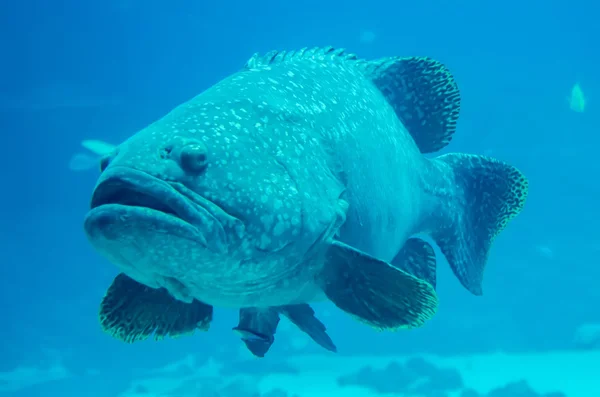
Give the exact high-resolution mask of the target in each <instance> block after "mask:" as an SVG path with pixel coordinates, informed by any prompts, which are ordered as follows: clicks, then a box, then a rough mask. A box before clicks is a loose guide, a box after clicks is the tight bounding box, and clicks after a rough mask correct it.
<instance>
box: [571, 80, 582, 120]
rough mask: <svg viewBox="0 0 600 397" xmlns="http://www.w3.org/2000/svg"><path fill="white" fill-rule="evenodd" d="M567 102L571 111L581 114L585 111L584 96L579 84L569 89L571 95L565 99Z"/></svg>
mask: <svg viewBox="0 0 600 397" xmlns="http://www.w3.org/2000/svg"><path fill="white" fill-rule="evenodd" d="M567 101H569V107H570V108H571V110H572V111H574V112H577V113H583V111H584V110H585V96H584V95H583V90H582V89H581V86H580V85H579V83H575V85H574V86H573V88H571V95H570V96H568V97H567Z"/></svg>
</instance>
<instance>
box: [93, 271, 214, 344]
mask: <svg viewBox="0 0 600 397" xmlns="http://www.w3.org/2000/svg"><path fill="white" fill-rule="evenodd" d="M212 315H213V307H212V306H210V305H206V304H204V303H202V302H200V301H198V300H195V299H194V300H193V301H192V302H191V303H185V302H182V301H179V300H177V299H175V298H173V297H172V296H171V295H170V294H169V292H168V291H167V290H166V289H164V288H158V289H155V288H150V287H147V286H145V285H143V284H140V283H138V282H137V281H135V280H133V279H132V278H130V277H128V276H126V275H125V274H123V273H121V274H119V275H118V276H117V277H115V279H114V281H113V282H112V284H111V286H110V287H109V288H108V290H107V292H106V295H105V296H104V298H103V299H102V303H101V304H100V313H99V317H100V324H101V326H102V329H103V330H104V332H106V333H108V334H110V335H112V336H113V337H115V338H117V339H119V340H122V341H124V342H127V343H133V342H136V341H140V340H144V339H148V338H149V337H151V336H152V335H154V338H155V339H156V340H159V339H163V338H165V337H177V336H180V335H185V334H191V333H193V332H194V331H196V330H200V331H208V328H209V327H210V323H211V321H212Z"/></svg>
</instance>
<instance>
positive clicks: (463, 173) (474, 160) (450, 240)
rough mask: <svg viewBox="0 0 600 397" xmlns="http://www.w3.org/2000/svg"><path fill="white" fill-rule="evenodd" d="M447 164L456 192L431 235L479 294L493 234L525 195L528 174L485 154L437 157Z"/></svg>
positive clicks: (468, 286)
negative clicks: (442, 221)
mask: <svg viewBox="0 0 600 397" xmlns="http://www.w3.org/2000/svg"><path fill="white" fill-rule="evenodd" d="M433 161H440V162H443V163H445V164H446V165H449V166H450V169H451V172H452V173H453V175H454V179H453V180H454V183H455V184H456V186H457V188H458V191H459V192H460V194H459V197H458V204H457V205H453V206H452V208H451V209H449V210H448V212H449V216H448V218H449V219H448V225H446V226H444V227H440V228H438V230H434V231H433V232H432V237H433V239H434V240H435V242H436V243H437V245H438V246H439V247H440V249H441V251H442V253H443V254H444V256H445V257H446V259H447V260H448V263H449V264H450V267H451V268H452V271H453V272H454V274H455V275H456V277H457V278H458V279H459V281H460V282H461V284H462V285H463V286H464V287H465V288H466V289H467V290H469V291H470V292H471V293H473V294H474V295H481V294H482V282H483V273H484V268H485V265H486V262H487V259H488V255H489V251H490V248H491V246H492V243H493V241H494V239H495V238H496V236H498V234H499V233H500V232H501V231H502V230H504V228H505V227H506V225H507V224H508V222H510V220H511V219H513V218H514V217H515V216H517V215H518V214H519V213H520V212H521V210H522V209H523V206H524V205H525V201H526V199H527V194H528V189H529V187H528V181H527V178H525V176H524V175H523V174H522V173H521V172H520V171H519V170H518V169H517V168H515V167H513V166H511V165H509V164H506V163H503V162H501V161H498V160H496V159H493V158H489V157H485V156H477V155H470V154H462V153H449V154H445V155H442V156H439V157H437V158H436V159H434V160H433Z"/></svg>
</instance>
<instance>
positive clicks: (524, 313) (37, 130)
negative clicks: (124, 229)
mask: <svg viewBox="0 0 600 397" xmlns="http://www.w3.org/2000/svg"><path fill="white" fill-rule="evenodd" d="M524 4H526V5H524ZM598 15H600V6H599V5H597V4H596V3H595V2H592V1H590V0H574V1H569V2H567V1H554V2H549V1H538V0H532V1H529V2H521V1H515V0H508V1H503V2H483V1H475V0H469V1H443V0H437V1H411V2H408V1H402V2H397V1H380V0H372V1H369V2H360V1H344V2H342V1H329V2H327V1H323V0H319V1H315V0H306V1H295V2H292V1H274V0H267V1H239V0H238V1H232V0H226V1H218V2H208V1H192V0H173V1H169V2H162V1H156V0H149V1H141V0H105V1H91V0H63V1H60V2H54V1H48V0H23V1H11V2H9V1H8V0H4V1H2V3H0V104H1V107H0V134H1V136H2V149H3V150H2V153H1V156H0V189H1V195H0V211H1V214H2V215H1V224H0V250H1V251H0V254H1V256H0V258H1V259H0V297H1V300H2V312H1V313H0V319H1V320H0V321H1V323H0V324H1V327H0V374H4V373H13V372H12V371H14V370H15V369H17V368H24V367H28V368H39V369H42V370H44V369H49V368H53V367H55V366H56V365H59V366H60V367H62V368H65V369H66V370H67V371H68V372H69V374H70V375H69V376H68V377H65V379H62V380H54V381H48V382H41V383H38V384H35V385H32V384H31V383H33V382H31V381H30V380H25V381H23V382H22V384H19V385H18V386H14V385H15V383H14V380H7V379H8V378H7V377H6V376H5V375H1V376H0V395H4V394H5V395H10V396H27V397H29V396H117V395H119V393H120V392H122V391H124V390H125V389H126V388H127V387H128V385H129V383H130V381H131V379H132V378H134V377H135V376H137V375H136V374H139V373H141V372H143V371H144V370H149V369H152V368H157V367H161V366H164V365H166V364H168V363H169V362H173V361H176V360H179V359H181V358H182V357H184V356H185V355H186V354H188V353H192V354H194V355H195V356H196V357H197V359H198V360H199V362H202V361H204V360H206V359H208V357H214V358H215V359H217V360H219V361H222V362H223V363H225V364H226V365H230V366H231V368H233V369H230V370H231V371H234V372H235V368H236V367H235V365H236V362H234V360H237V358H235V357H238V352H239V351H240V348H241V342H240V341H239V339H237V338H236V337H235V336H234V335H233V334H232V333H231V331H230V329H231V327H232V326H233V325H235V323H236V321H237V318H236V313H235V312H233V311H227V310H218V311H217V313H216V315H215V320H214V322H213V325H212V327H211V330H210V332H208V333H202V334H196V335H195V336H193V337H186V338H182V339H178V340H166V341H162V342H160V343H155V342H152V341H146V342H142V343H137V344H133V345H126V344H123V343H121V342H119V341H117V340H114V339H112V338H110V337H109V336H108V335H105V334H103V333H102V331H101V329H100V327H99V324H98V320H97V310H98V304H99V301H100V299H101V298H102V296H103V294H104V292H105V290H106V288H107V286H108V285H109V284H110V283H111V281H112V279H113V277H114V276H115V275H116V273H117V269H116V267H114V266H113V265H111V264H110V263H108V262H107V261H106V260H104V259H103V258H101V257H100V256H99V255H98V254H97V253H96V252H94V251H93V250H92V248H91V246H90V245H89V243H88V242H87V240H86V238H85V236H84V234H83V230H82V219H83V216H84V214H85V212H86V210H87V208H88V204H89V199H90V195H91V191H92V188H93V186H94V183H95V180H96V177H97V172H96V171H95V170H90V171H89V172H73V171H72V170H70V169H69V167H68V163H69V159H70V158H71V156H72V155H73V154H74V153H77V152H80V151H81V147H80V142H81V141H82V140H83V139H102V140H105V141H108V142H113V143H119V142H121V141H123V140H124V139H126V138H127V137H128V136H130V135H131V134H133V133H134V132H135V131H137V130H139V129H141V128H143V127H144V126H146V125H147V124H149V123H151V122H152V121H154V120H156V119H157V118H159V117H161V116H162V115H164V114H165V113H166V112H168V111H169V110H170V109H172V108H173V107H174V106H176V105H178V104H179V103H181V102H183V101H185V100H187V99H189V98H190V97H192V96H193V95H195V94H197V93H199V92H201V91H202V90H204V89H206V88H208V87H209V86H211V85H212V84H214V83H216V82H217V81H218V80H220V79H221V78H223V77H225V76H226V75H228V74H230V73H233V72H235V71H237V70H238V69H239V68H240V67H241V66H242V65H243V64H244V62H245V61H246V60H247V59H248V58H249V57H250V56H251V55H252V54H253V53H254V52H265V51H268V50H272V49H297V48H300V47H305V46H324V45H332V46H335V47H345V48H347V49H349V50H350V51H352V52H354V53H357V54H358V55H359V56H360V57H363V58H369V59H371V58H376V57H381V56H390V55H402V56H410V55H427V56H430V57H433V58H436V59H438V60H440V61H442V62H443V63H445V64H446V65H447V66H448V67H449V68H450V70H451V71H452V72H453V74H454V75H455V77H456V80H457V82H458V84H459V87H460V89H461V95H462V111H461V118H460V121H459V125H458V130H457V133H456V135H455V138H454V140H453V141H452V143H451V144H450V146H449V148H448V150H451V151H463V152H470V153H479V154H483V153H485V154H488V155H492V156H494V157H497V158H500V159H502V160H504V161H507V162H509V163H511V164H513V165H515V166H517V167H519V168H520V169H521V170H522V171H523V172H524V173H525V174H526V175H527V177H528V178H529V180H530V196H529V200H528V202H527V206H526V208H525V211H524V212H523V213H522V214H521V215H520V216H519V217H518V218H517V219H516V220H515V221H514V222H512V223H511V224H510V225H509V227H508V229H507V230H506V231H505V232H503V233H502V234H501V236H500V237H499V238H498V239H497V241H496V243H495V245H494V248H493V250H492V253H491V258H490V263H489V264H488V267H487V269H486V277H485V284H484V296H482V297H474V296H472V295H470V294H468V292H466V291H465V290H464V289H463V288H462V287H461V286H460V285H459V283H458V282H457V281H456V279H455V278H454V277H453V275H452V274H451V271H450V270H449V267H448V266H447V264H446V263H445V261H443V260H441V259H440V260H439V278H438V286H439V288H438V291H439V295H440V301H441V306H440V310H439V311H438V314H437V315H436V316H435V318H434V319H433V320H431V321H430V322H428V323H427V324H426V325H425V326H424V327H423V328H420V329H416V330H411V331H405V332H399V333H376V332H374V331H372V330H371V329H369V328H368V327H367V326H364V325H362V324H359V323H357V322H355V321H354V320H352V319H351V318H349V317H348V316H347V315H345V314H343V313H341V312H339V311H338V310H337V309H335V308H334V307H333V306H332V305H329V304H322V305H317V306H316V307H317V311H318V312H319V313H320V314H321V315H322V316H323V321H324V322H326V323H327V326H328V329H329V331H330V334H331V336H332V338H333V339H334V340H335V342H336V344H337V346H338V350H339V353H338V354H340V355H349V356H351V355H359V354H384V353H397V354H406V353H411V354H412V353H425V352H428V353H437V354H442V355H451V354H467V353H483V352H491V351H498V350H502V351H507V352H541V351H551V350H565V349H571V348H573V347H574V346H573V336H574V334H575V332H576V330H577V328H578V327H579V326H581V325H582V324H584V323H600V309H599V308H598V304H599V303H600V288H598V280H599V279H600V266H598V256H599V254H600V238H599V237H600V235H599V232H598V224H599V223H600V207H599V206H598V201H599V200H600V182H598V181H599V180H600V179H599V178H598V176H599V175H600V162H598V161H597V157H596V156H597V153H598V149H597V147H598V145H600V139H599V138H598V136H599V135H598V133H599V132H600V118H599V117H598V116H599V115H600V108H599V107H598V106H599V103H600V77H599V76H600V75H599V74H598V70H600V51H598V45H597V42H598V41H599V39H600V27H599V26H598V24H597V20H598ZM575 83H579V84H580V86H581V87H582V89H583V92H584V94H585V95H586V98H587V103H586V110H585V112H583V113H577V112H574V111H572V110H571V109H570V108H569V103H568V100H567V97H568V96H569V95H570V92H571V88H572V86H573V85H574V84H575ZM296 336H297V334H296V332H295V330H291V331H290V332H288V333H285V332H282V333H281V335H279V334H278V339H277V342H276V343H275V345H274V346H273V348H272V350H271V352H270V353H269V355H268V356H267V358H265V359H263V360H262V361H261V364H260V365H261V366H264V368H262V367H261V369H260V370H261V371H263V370H264V371H269V370H270V369H269V363H268V361H267V360H270V359H272V360H276V359H281V358H282V357H286V356H287V355H289V354H292V353H290V349H291V347H290V346H291V344H292V339H293V338H294V337H296ZM321 352H322V350H321V349H320V348H319V347H318V346H316V345H315V344H312V343H309V344H307V345H306V346H305V347H303V348H301V349H299V350H297V351H295V352H294V353H293V354H309V353H317V354H320V353H321ZM257 371H258V369H257ZM42 372H43V371H42ZM13 374H14V373H13ZM24 376H25V375H24ZM9 378H10V377H9ZM25 378H27V377H26V376H25ZM27 379H29V378H27ZM10 382H13V383H10ZM9 383H10V385H12V386H10V387H9V386H7V385H8V384H9ZM2 393H4V394H2Z"/></svg>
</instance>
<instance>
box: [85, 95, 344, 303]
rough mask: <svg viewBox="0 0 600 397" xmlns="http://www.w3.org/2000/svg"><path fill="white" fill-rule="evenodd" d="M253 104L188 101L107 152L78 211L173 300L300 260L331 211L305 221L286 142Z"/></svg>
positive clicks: (131, 268)
mask: <svg viewBox="0 0 600 397" xmlns="http://www.w3.org/2000/svg"><path fill="white" fill-rule="evenodd" d="M255 110H256V109H254V108H253V106H252V105H250V104H249V103H247V102H246V103H243V102H233V101H232V102H228V101H224V102H223V103H220V104H214V103H206V102H200V101H198V100H197V99H196V100H192V101H191V102H189V103H187V104H184V105H181V106H180V107H178V108H176V109H175V110H173V111H172V112H171V113H169V114H168V115H167V116H165V117H164V118H163V119H161V120H159V121H157V122H155V123H154V124H152V125H150V126H149V127H147V128H145V129H143V130H142V131H140V132H138V133H137V134H135V135H134V136H133V137H131V138H130V139H129V140H128V141H126V142H124V143H123V144H121V145H120V146H119V147H118V148H117V149H116V150H115V152H114V153H112V154H111V155H109V156H106V157H105V158H104V159H103V160H102V163H101V170H102V173H101V175H100V178H99V180H98V183H97V185H96V187H95V190H94V193H93V196H92V200H91V209H90V211H89V213H88V214H87V216H86V219H85V231H86V233H87V235H88V238H89V240H90V241H91V243H92V244H93V245H94V247H95V248H96V249H97V250H98V251H99V252H101V253H102V254H103V255H105V256H106V257H108V258H109V260H110V261H111V262H113V263H115V264H116V265H118V266H119V267H120V268H121V269H122V271H124V272H125V273H126V274H128V275H129V276H130V277H132V278H134V279H136V280H138V281H139V282H142V283H144V284H146V285H149V286H152V287H159V286H163V287H166V288H167V289H168V290H169V291H170V292H171V293H172V294H173V295H175V296H176V297H178V298H180V299H182V300H189V299H190V298H189V296H187V294H188V292H189V289H190V288H191V286H192V285H193V289H202V288H212V287H213V286H214V284H219V283H220V284H222V285H228V284H232V283H235V282H238V281H240V280H243V279H245V280H247V281H248V282H249V283H253V282H254V283H257V282H260V279H261V278H263V277H265V278H268V277H270V276H271V275H270V274H269V272H270V270H273V272H283V271H284V270H282V269H285V268H290V261H291V262H298V261H300V260H301V257H302V256H304V255H306V253H307V252H308V251H309V250H310V249H311V247H312V246H313V245H314V243H315V242H316V241H317V240H318V239H319V238H320V237H322V235H323V233H325V231H326V230H327V228H329V227H330V224H331V221H332V219H333V218H332V217H330V216H329V214H324V215H323V216H320V215H319V216H316V217H312V218H311V219H312V221H311V222H312V225H311V226H310V227H307V219H305V211H304V210H305V206H306V197H305V196H306V194H303V192H302V191H301V188H300V187H299V186H298V184H297V176H298V172H297V170H295V171H294V170H290V164H291V163H289V162H286V161H287V160H286V158H287V157H286V156H287V154H288V149H290V148H289V147H286V145H287V143H286V141H285V140H278V139H275V138H274V136H276V131H275V135H270V134H271V133H273V132H274V131H272V130H270V129H269V128H272V127H270V126H269V121H268V120H266V119H265V118H264V117H263V118H260V117H258V115H257V114H254V112H255ZM313 199H315V200H316V198H314V197H313ZM261 263H262V265H259V264H261ZM286 263H287V264H286Z"/></svg>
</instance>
